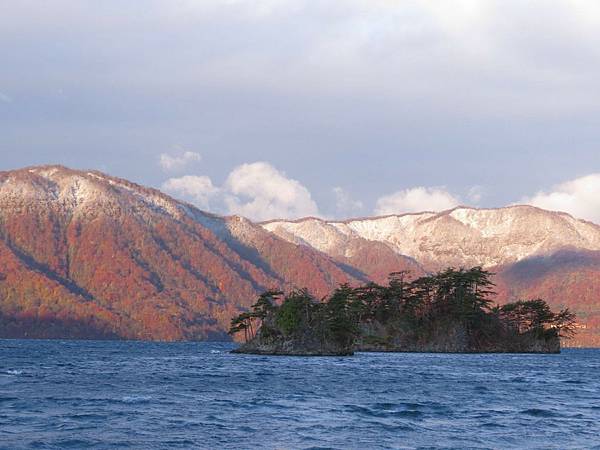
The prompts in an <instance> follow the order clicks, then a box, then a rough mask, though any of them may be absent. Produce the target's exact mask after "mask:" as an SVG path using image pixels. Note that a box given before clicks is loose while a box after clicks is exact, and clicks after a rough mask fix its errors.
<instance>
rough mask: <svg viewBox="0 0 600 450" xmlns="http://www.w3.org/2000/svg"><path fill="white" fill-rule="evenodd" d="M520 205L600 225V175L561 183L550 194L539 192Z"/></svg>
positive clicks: (596, 174)
mask: <svg viewBox="0 0 600 450" xmlns="http://www.w3.org/2000/svg"><path fill="white" fill-rule="evenodd" d="M520 203H526V204H530V205H533V206H537V207H539V208H543V209H549V210H553V211H563V212H567V213H569V214H571V215H573V216H575V217H577V218H581V219H586V220H590V221H592V222H595V223H598V224H600V173H594V174H591V175H587V176H584V177H580V178H576V179H574V180H571V181H567V182H565V183H561V184H559V185H558V186H555V187H554V188H553V189H552V191H550V192H543V191H540V192H538V193H537V194H535V195H534V196H533V197H525V198H523V199H522V200H521V202H520Z"/></svg>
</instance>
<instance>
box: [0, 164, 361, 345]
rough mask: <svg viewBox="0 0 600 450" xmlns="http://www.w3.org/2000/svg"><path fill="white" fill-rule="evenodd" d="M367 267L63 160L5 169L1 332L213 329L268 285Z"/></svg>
mask: <svg viewBox="0 0 600 450" xmlns="http://www.w3.org/2000/svg"><path fill="white" fill-rule="evenodd" d="M364 279H366V277H364V276H362V275H360V274H358V273H357V271H355V270H350V269H349V268H345V267H343V266H342V265H341V264H339V263H338V262H337V261H335V260H333V259H332V258H330V257H329V256H327V255H325V254H323V253H321V252H318V251H316V250H313V249H311V248H309V247H306V246H302V247H299V246H297V245H294V244H290V243H289V242H287V241H285V240H282V239H280V238H278V237H277V236H275V235H273V234H272V233H269V232H267V231H266V230H264V229H263V228H262V227H260V226H258V225H255V224H253V223H251V222H250V221H248V220H246V219H243V218H240V217H227V218H226V217H219V216H215V215H211V214H207V213H204V212H202V211H200V210H198V209H196V208H194V207H193V206H191V205H188V204H185V203H182V202H178V201H176V200H174V199H172V198H170V197H168V196H167V195H164V194H162V193H161V192H159V191H156V190H154V189H148V188H144V187H142V186H139V185H136V184H134V183H130V182H128V181H126V180H122V179H118V178H114V177H110V176H108V175H105V174H102V173H99V172H88V171H76V170H70V169H67V168H64V167H60V166H45V167H33V168H28V169H22V170H16V171H11V172H2V173H0V336H4V337H9V336H13V337H22V336H34V337H35V336H37V337H53V336H55V337H126V338H144V339H161V340H173V339H206V338H210V337H220V338H223V337H225V336H226V335H225V331H226V330H227V329H228V325H229V320H230V319H231V317H232V315H233V314H235V313H236V312H239V311H240V310H242V309H243V308H246V307H248V306H249V305H250V304H251V303H253V301H254V299H255V297H256V295H257V294H258V293H260V292H261V291H263V290H265V289H270V288H278V289H286V290H287V289H292V288H295V287H297V288H300V287H305V286H306V287H308V288H309V289H311V290H312V291H313V292H315V293H316V294H318V295H325V294H326V293H327V292H329V291H330V290H331V289H333V288H334V287H336V286H337V285H338V284H339V283H342V282H358V281H359V280H364Z"/></svg>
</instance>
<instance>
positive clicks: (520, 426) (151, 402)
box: [0, 340, 600, 449]
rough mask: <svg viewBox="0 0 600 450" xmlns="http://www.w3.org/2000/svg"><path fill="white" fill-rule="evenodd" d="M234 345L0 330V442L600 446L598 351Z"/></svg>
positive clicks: (48, 445) (16, 445) (11, 445)
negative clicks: (343, 350)
mask: <svg viewBox="0 0 600 450" xmlns="http://www.w3.org/2000/svg"><path fill="white" fill-rule="evenodd" d="M231 348H232V344H224V343H177V344H161V343H143V342H74V341H8V340H7V341H0V448H1V449H4V448H6V449H21V448H40V449H62V448H76V449H80V448H98V449H107V448H118V449H121V448H136V449H137V448H148V449H160V448H169V449H170V448H175V449H188V448H207V449H214V448H219V449H221V448H223V449H229V448H231V449H238V448H272V449H278V448H285V449H287V448H294V449H296V448H306V449H308V448H314V449H324V448H328V449H329V448H333V449H335V448H339V449H371V448H375V449H377V448H440V447H441V448H519V449H520V448H532V449H542V448H544V449H545V448H556V449H562V448H594V447H598V448H600V438H599V436H600V425H599V424H600V406H598V405H599V404H600V380H599V378H598V376H597V373H598V369H599V368H600V365H599V363H598V361H599V360H600V351H598V350H566V351H564V352H563V353H562V354H561V355H550V356H548V355H444V354H435V355H433V354H417V353H415V354H388V353H386V354H358V355H356V357H354V358H286V357H281V358H269V357H265V356H243V355H232V354H230V353H228V350H230V349H231Z"/></svg>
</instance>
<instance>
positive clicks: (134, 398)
mask: <svg viewBox="0 0 600 450" xmlns="http://www.w3.org/2000/svg"><path fill="white" fill-rule="evenodd" d="M150 400H152V397H150V396H149V395H125V396H124V397H123V398H122V399H121V401H122V402H123V403H147V402H149V401H150Z"/></svg>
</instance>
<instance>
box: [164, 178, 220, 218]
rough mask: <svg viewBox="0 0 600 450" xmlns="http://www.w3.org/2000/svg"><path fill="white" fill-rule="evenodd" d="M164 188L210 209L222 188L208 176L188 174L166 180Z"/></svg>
mask: <svg viewBox="0 0 600 450" xmlns="http://www.w3.org/2000/svg"><path fill="white" fill-rule="evenodd" d="M161 188H162V190H163V191H165V192H166V193H168V194H171V195H173V196H175V197H178V198H182V199H185V200H188V201H190V202H192V203H193V204H195V205H196V206H198V207H199V208H201V209H205V210H209V209H210V201H211V199H213V198H214V197H215V196H216V195H217V194H219V192H220V190H219V188H217V187H216V186H214V185H213V183H212V180H211V179H210V178H209V177H207V176H196V175H186V176H183V177H179V178H170V179H169V180H167V181H165V182H164V183H163V184H162V186H161Z"/></svg>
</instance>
